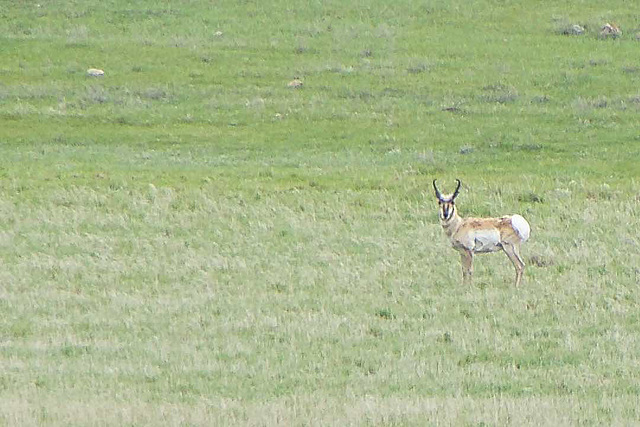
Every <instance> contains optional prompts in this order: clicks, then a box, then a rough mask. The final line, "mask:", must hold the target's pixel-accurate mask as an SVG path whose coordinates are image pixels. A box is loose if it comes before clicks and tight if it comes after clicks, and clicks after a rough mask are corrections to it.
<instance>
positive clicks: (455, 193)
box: [451, 178, 462, 200]
mask: <svg viewBox="0 0 640 427" xmlns="http://www.w3.org/2000/svg"><path fill="white" fill-rule="evenodd" d="M456 181H458V186H457V187H456V191H454V192H453V196H451V200H453V199H455V198H456V197H457V196H458V193H459V192H460V186H461V185H462V183H461V182H460V180H459V179H457V178H456Z"/></svg>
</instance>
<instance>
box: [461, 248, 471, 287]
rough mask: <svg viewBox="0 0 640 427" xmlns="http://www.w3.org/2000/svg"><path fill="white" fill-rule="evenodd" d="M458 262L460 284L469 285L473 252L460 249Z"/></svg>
mask: <svg viewBox="0 0 640 427" xmlns="http://www.w3.org/2000/svg"><path fill="white" fill-rule="evenodd" d="M460 261H461V262H462V283H464V284H470V283H471V276H472V275H473V252H471V251H470V250H468V249H460Z"/></svg>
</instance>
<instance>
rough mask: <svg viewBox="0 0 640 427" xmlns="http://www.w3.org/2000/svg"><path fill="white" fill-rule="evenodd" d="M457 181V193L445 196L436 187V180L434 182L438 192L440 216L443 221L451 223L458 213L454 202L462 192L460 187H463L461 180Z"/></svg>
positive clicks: (435, 187) (435, 188)
mask: <svg viewBox="0 0 640 427" xmlns="http://www.w3.org/2000/svg"><path fill="white" fill-rule="evenodd" d="M456 181H457V182H458V186H457V187H456V191H454V192H453V194H448V195H446V196H443V195H442V194H441V193H440V190H438V187H437V186H436V180H435V179H434V180H433V189H434V190H436V197H437V198H438V205H439V206H438V214H439V216H440V220H441V221H449V220H450V219H451V218H453V216H454V215H455V213H456V205H455V203H454V201H455V198H456V197H458V192H460V186H461V185H462V183H461V182H460V180H459V179H456Z"/></svg>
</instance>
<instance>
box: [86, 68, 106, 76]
mask: <svg viewBox="0 0 640 427" xmlns="http://www.w3.org/2000/svg"><path fill="white" fill-rule="evenodd" d="M87 75H88V76H91V77H100V76H104V71H102V70H100V69H98V68H89V69H88V70H87Z"/></svg>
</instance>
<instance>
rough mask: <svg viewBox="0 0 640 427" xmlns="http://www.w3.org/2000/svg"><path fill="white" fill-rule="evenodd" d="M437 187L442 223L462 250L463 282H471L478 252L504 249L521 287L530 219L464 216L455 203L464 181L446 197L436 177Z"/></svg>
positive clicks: (454, 246) (516, 281)
mask: <svg viewBox="0 0 640 427" xmlns="http://www.w3.org/2000/svg"><path fill="white" fill-rule="evenodd" d="M433 186H434V189H435V190H436V197H437V198H438V204H439V217H440V224H441V225H442V228H443V229H444V232H445V234H446V235H447V237H449V239H450V241H451V244H452V246H453V248H454V249H456V250H457V251H458V252H459V253H460V258H461V261H462V277H463V281H464V282H465V283H468V282H470V281H471V276H472V275H473V256H474V255H475V254H477V253H489V252H497V251H500V250H502V251H504V253H505V254H506V255H507V257H509V259H510V260H511V262H512V263H513V266H514V268H515V270H516V278H515V285H516V286H519V285H520V282H521V281H522V275H523V273H524V267H525V264H524V261H523V260H522V257H521V256H520V245H521V243H522V242H524V241H526V240H527V239H528V238H529V233H530V228H529V224H528V223H527V221H526V220H525V219H524V218H523V217H521V216H520V215H509V216H503V217H500V218H461V217H460V216H459V215H458V211H457V209H456V206H455V203H454V199H455V198H456V196H457V195H458V191H459V189H460V181H459V180H458V188H457V189H456V191H455V192H454V193H453V195H447V196H442V195H441V194H440V192H439V191H438V189H437V187H436V185H435V180H434V183H433Z"/></svg>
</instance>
